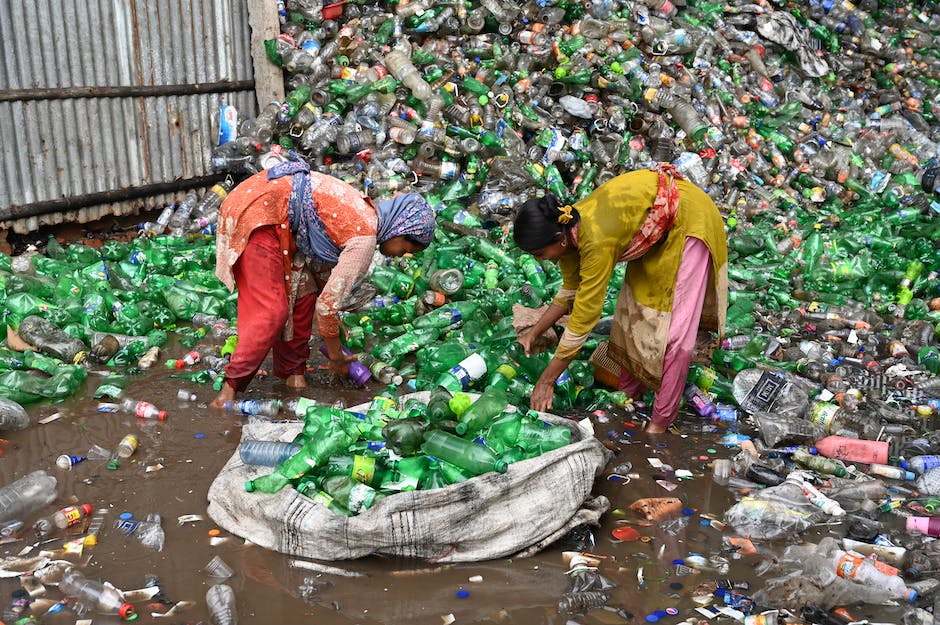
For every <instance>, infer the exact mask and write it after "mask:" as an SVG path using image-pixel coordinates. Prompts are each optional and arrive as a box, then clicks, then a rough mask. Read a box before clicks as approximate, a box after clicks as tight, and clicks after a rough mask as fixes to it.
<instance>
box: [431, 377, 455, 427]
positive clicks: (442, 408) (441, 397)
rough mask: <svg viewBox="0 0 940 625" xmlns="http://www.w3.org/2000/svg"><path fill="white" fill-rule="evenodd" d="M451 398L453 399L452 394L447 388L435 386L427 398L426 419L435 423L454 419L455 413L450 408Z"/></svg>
mask: <svg viewBox="0 0 940 625" xmlns="http://www.w3.org/2000/svg"><path fill="white" fill-rule="evenodd" d="M451 399H453V395H452V394H451V392H450V391H449V390H448V389H446V388H444V387H443V386H438V387H435V388H434V389H433V390H432V391H431V396H430V398H429V399H428V406H427V420H428V421H429V422H431V423H437V422H439V421H450V420H452V419H455V418H456V417H457V415H455V414H454V411H453V410H451V409H450V400H451Z"/></svg>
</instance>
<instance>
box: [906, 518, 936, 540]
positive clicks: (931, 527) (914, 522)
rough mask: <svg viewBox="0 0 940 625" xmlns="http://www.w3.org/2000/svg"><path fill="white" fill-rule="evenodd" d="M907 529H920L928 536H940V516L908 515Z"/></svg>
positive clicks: (919, 530) (911, 530)
mask: <svg viewBox="0 0 940 625" xmlns="http://www.w3.org/2000/svg"><path fill="white" fill-rule="evenodd" d="M907 531H909V532H913V531H918V532H920V533H921V534H926V535H927V536H940V518H934V517H929V516H909V517H907Z"/></svg>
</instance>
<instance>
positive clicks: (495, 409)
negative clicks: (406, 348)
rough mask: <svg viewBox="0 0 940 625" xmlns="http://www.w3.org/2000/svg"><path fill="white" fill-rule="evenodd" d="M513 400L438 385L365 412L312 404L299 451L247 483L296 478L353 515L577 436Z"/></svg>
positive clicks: (279, 483) (378, 401)
mask: <svg viewBox="0 0 940 625" xmlns="http://www.w3.org/2000/svg"><path fill="white" fill-rule="evenodd" d="M524 410H525V409H524V408H522V407H516V406H514V405H513V404H511V403H510V396H509V394H508V393H507V392H506V391H505V390H504V389H502V388H500V387H498V386H493V387H490V388H488V389H487V390H486V391H485V392H483V393H482V394H481V395H480V396H479V397H477V398H476V400H472V399H471V398H470V396H468V395H466V394H464V393H456V394H454V393H451V392H450V391H448V390H447V389H445V388H444V387H440V386H439V387H437V388H435V389H434V390H433V391H431V393H430V398H429V399H428V400H426V401H422V400H418V399H409V400H408V401H406V402H405V403H404V405H402V406H399V402H398V399H397V389H396V388H395V387H390V388H389V389H387V390H386V391H385V392H384V393H382V394H380V395H378V396H376V397H375V398H374V399H373V401H372V402H371V404H370V405H369V407H368V409H367V410H366V412H365V413H356V412H351V411H347V410H339V409H336V408H329V407H324V406H316V405H314V406H310V407H308V408H307V409H306V412H305V414H304V427H303V429H302V430H301V432H300V433H299V434H298V435H297V436H296V438H295V439H294V441H293V442H294V444H298V445H300V447H299V449H297V451H296V453H294V454H293V455H291V456H290V457H289V458H288V459H286V460H285V461H283V462H282V463H280V464H279V465H278V466H277V468H276V469H275V470H274V472H273V473H270V474H268V475H264V476H262V477H258V478H256V479H253V480H251V481H249V482H247V483H246V484H245V488H246V490H248V491H249V492H263V493H275V492H278V491H280V490H281V489H282V488H284V487H285V486H287V485H289V484H290V485H293V486H294V488H296V489H297V491H298V492H300V493H303V494H306V495H308V496H310V497H311V498H313V499H314V500H315V501H318V502H320V503H322V504H323V505H325V506H326V507H328V508H329V509H330V510H332V511H334V512H336V513H337V514H341V515H343V516H352V515H355V514H358V513H360V512H363V511H364V510H366V509H368V508H370V507H372V506H373V505H375V504H376V503H377V502H378V501H380V500H381V499H382V498H383V497H385V496H387V495H390V494H394V493H397V492H403V491H412V490H430V489H434V488H443V487H445V486H449V485H451V484H456V483H459V482H463V481H465V480H468V479H470V478H472V477H475V476H478V475H482V474H484V473H490V472H493V471H495V472H498V473H505V472H506V471H507V469H508V467H509V465H510V464H512V463H514V462H519V461H522V460H527V459H530V458H534V457H536V456H539V455H541V454H543V453H546V452H549V451H552V450H555V449H559V448H561V447H564V446H565V445H568V444H570V443H571V440H572V439H571V429H570V428H568V427H565V426H562V425H550V424H548V423H546V422H544V421H542V420H541V419H540V418H539V415H538V413H535V412H523V411H524Z"/></svg>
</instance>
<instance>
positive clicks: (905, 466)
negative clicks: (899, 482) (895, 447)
mask: <svg viewBox="0 0 940 625" xmlns="http://www.w3.org/2000/svg"><path fill="white" fill-rule="evenodd" d="M899 464H900V466H901V468H902V469H904V470H907V469H910V468H911V465H910V463H909V462H908V461H907V460H902V461H901V462H900V463H899Z"/></svg>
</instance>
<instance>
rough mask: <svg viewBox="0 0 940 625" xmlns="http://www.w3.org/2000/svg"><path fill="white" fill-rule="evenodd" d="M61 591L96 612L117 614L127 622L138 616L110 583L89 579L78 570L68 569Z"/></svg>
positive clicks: (60, 584)
mask: <svg viewBox="0 0 940 625" xmlns="http://www.w3.org/2000/svg"><path fill="white" fill-rule="evenodd" d="M59 590H61V591H62V593H63V594H64V595H65V596H67V597H72V598H74V599H77V600H78V601H80V602H82V603H83V604H85V605H86V606H88V607H89V608H91V609H92V610H94V611H95V612H100V613H102V614H117V615H119V616H120V617H121V618H123V619H126V620H132V619H133V618H134V617H135V616H136V613H135V611H134V606H132V605H131V604H129V603H128V602H126V601H124V593H122V592H121V591H120V590H118V589H117V588H115V587H114V586H112V585H111V584H110V583H108V582H99V581H95V580H90V579H88V578H87V577H85V576H84V575H83V574H82V572H81V571H79V570H77V569H68V570H67V571H66V572H65V576H64V577H63V578H62V581H61V582H59Z"/></svg>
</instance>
